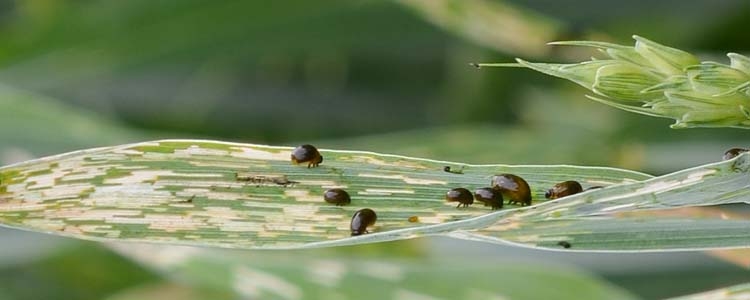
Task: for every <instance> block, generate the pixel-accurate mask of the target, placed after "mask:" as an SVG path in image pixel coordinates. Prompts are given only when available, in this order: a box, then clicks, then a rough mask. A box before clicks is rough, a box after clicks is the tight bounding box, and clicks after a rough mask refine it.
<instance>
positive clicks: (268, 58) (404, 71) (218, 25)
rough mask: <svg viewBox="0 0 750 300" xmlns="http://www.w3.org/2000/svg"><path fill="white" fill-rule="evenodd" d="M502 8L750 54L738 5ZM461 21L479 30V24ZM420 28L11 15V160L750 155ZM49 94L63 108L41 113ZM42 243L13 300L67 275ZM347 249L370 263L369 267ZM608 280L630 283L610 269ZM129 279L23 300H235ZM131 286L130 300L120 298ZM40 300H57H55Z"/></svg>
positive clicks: (716, 279)
mask: <svg viewBox="0 0 750 300" xmlns="http://www.w3.org/2000/svg"><path fill="white" fill-rule="evenodd" d="M490 2H492V3H499V4H500V5H503V4H508V3H511V5H514V6H515V7H517V8H518V9H521V10H524V11H528V12H530V13H531V14H534V11H536V12H538V13H541V15H543V16H546V17H542V18H545V19H547V20H550V22H552V23H554V24H559V26H561V27H563V28H557V27H555V29H556V30H558V31H556V32H560V33H561V34H562V35H563V36H561V37H559V38H557V37H556V38H555V39H558V40H563V39H573V38H575V39H580V38H589V39H596V40H606V41H611V42H620V43H628V42H629V40H628V39H629V37H630V35H632V34H634V33H637V34H640V35H643V36H648V37H650V38H652V39H654V40H658V41H662V42H664V43H665V44H669V45H674V46H677V47H679V48H683V49H686V50H690V51H691V52H695V53H698V55H699V57H701V58H714V59H723V58H722V55H723V54H722V53H724V52H726V51H729V50H732V51H737V52H739V53H744V54H747V53H748V51H750V45H748V43H750V42H749V40H748V39H747V32H746V31H747V30H746V28H747V27H748V26H749V25H750V24H748V23H749V22H750V18H747V14H748V12H749V11H750V4H748V3H747V2H746V1H742V0H726V1H718V2H717V1H699V0H687V1H680V0H665V1H646V0H638V1H627V2H623V1H595V0H585V1H579V2H576V4H575V5H571V4H570V3H566V2H560V1H555V0H531V1H507V2H504V1H489V0H488V1H487V3H490ZM455 3H459V4H460V3H463V2H459V1H455ZM467 3H468V1H467ZM492 5H494V4H492ZM464 11H468V12H469V13H467V14H466V16H467V17H468V18H469V19H472V16H473V14H472V13H471V10H464ZM534 15H536V14H534ZM421 18H422V16H421V15H420V14H419V13H415V10H414V9H413V8H411V7H404V6H402V4H400V2H396V1H394V2H381V1H368V0H364V1H363V0H359V1H343V0H331V1H324V2H305V1H284V2H272V3H267V2H260V1H244V2H237V1H229V0H218V1H201V0H169V1H157V2H154V1H147V0H133V1H98V0H93V1H56V0H39V1H36V0H35V1H20V0H15V1H14V0H11V1H0V39H2V41H3V43H2V46H0V82H2V83H3V84H4V86H2V87H1V88H0V89H1V90H2V91H1V92H0V161H2V164H6V163H10V162H14V161H21V160H26V159H29V158H32V157H37V156H41V155H49V154H54V153H60V152H64V151H69V150H74V149H80V148H88V147H94V146H104V145H112V144H121V143H127V142H133V141H137V140H146V139H157V138H178V137H212V138H220V139H225V140H238V141H251V142H255V143H273V144H288V145H294V144H298V143H299V142H301V141H311V140H312V141H314V142H316V143H319V144H322V145H324V146H325V148H339V149H352V150H372V151H380V152H386V153H397V154H405V155H412V156H418V157H429V158H433V159H439V160H453V161H466V162H474V163H533V164H557V163H570V164H585V165H608V166H617V167H623V168H628V169H635V170H641V171H645V172H650V173H654V174H663V173H665V172H667V171H674V170H678V169H683V168H685V167H688V166H695V165H699V164H703V163H707V162H711V161H716V160H718V159H719V158H720V157H721V154H722V153H723V151H724V150H725V149H726V148H729V147H732V146H748V145H747V133H746V132H745V131H743V130H732V129H730V130H718V131H717V130H710V129H695V130H690V131H689V132H688V131H674V130H669V129H668V128H667V126H666V125H668V124H669V121H667V120H657V119H654V118H650V117H644V116H637V115H632V114H626V113H622V112H619V111H617V110H615V109H611V108H607V107H603V106H601V105H597V104H595V103H590V101H588V100H586V99H584V98H583V96H582V93H581V91H580V88H579V87H577V86H574V85H573V84H571V83H566V82H559V81H556V80H551V79H548V78H546V77H544V76H542V75H539V74H535V73H533V72H531V71H520V70H513V71H507V70H505V71H500V70H492V71H487V70H485V71H483V72H477V70H475V69H473V68H471V67H469V66H467V63H469V62H477V61H504V60H509V59H510V57H522V56H526V55H525V53H519V52H508V53H501V52H498V51H505V50H502V49H503V48H487V47H486V46H482V44H481V43H477V42H476V40H475V39H474V38H472V37H467V36H464V35H463V33H462V31H461V30H458V29H457V28H448V27H443V28H438V27H435V26H433V25H431V23H430V21H427V20H424V19H421ZM486 18H487V19H488V20H491V18H492V17H491V16H489V17H486ZM475 26H483V25H475ZM498 30H501V29H498ZM551 36H554V35H551ZM512 37H516V36H512ZM480 38H481V37H480ZM527 38H529V39H530V40H531V39H532V38H533V37H527ZM475 43H476V44H475ZM534 44H535V45H536V46H538V47H540V48H544V49H549V50H550V51H552V52H550V53H549V55H550V57H549V58H540V59H543V60H550V61H552V60H571V61H574V60H576V59H578V60H580V59H586V58H588V56H589V55H590V52H580V51H579V52H566V51H567V50H562V49H558V48H556V47H545V46H544V45H541V44H537V43H536V42H535V43H534ZM493 49H494V50H493ZM497 49H500V50H497ZM717 57H718V58H717ZM32 95H33V96H32ZM39 95H46V96H49V97H51V98H55V99H59V101H58V100H51V99H49V98H45V99H44V100H35V99H38V96H39ZM32 98H34V99H32ZM20 99H23V101H20ZM61 102H62V103H61ZM67 104H72V106H68V105H67ZM0 234H2V237H3V239H4V241H9V242H10V243H15V240H10V239H9V238H8V235H7V234H5V233H2V232H0ZM27 236H29V237H30V238H29V239H30V240H32V241H36V242H35V244H32V245H31V246H28V247H29V249H32V248H33V249H37V248H42V247H44V248H46V250H45V251H44V252H36V251H27V252H29V254H28V256H29V257H36V259H43V261H44V263H43V264H41V263H34V262H33V261H34V259H32V258H26V259H24V260H23V261H17V263H18V265H16V266H17V267H14V268H11V269H8V270H9V273H3V274H6V275H3V276H5V277H6V278H9V279H8V281H7V282H6V283H7V284H8V286H9V287H6V286H5V284H2V285H0V288H1V289H2V292H1V293H0V297H2V296H4V297H2V298H8V299H14V298H16V299H18V298H22V299H35V297H32V296H31V295H29V292H28V291H25V290H24V291H19V290H18V288H17V287H13V286H14V285H15V283H14V282H13V281H12V280H11V279H12V278H14V276H17V275H16V274H17V273H19V272H26V274H28V273H30V272H36V273H37V274H40V272H41V271H40V270H49V269H50V268H52V267H47V266H45V265H46V264H51V265H55V264H56V262H55V260H57V259H60V260H65V259H63V258H57V259H53V260H49V259H44V257H45V256H46V255H48V254H49V253H55V252H56V251H65V250H64V249H62V248H58V247H57V246H50V245H42V242H39V240H41V238H40V237H39V235H35V234H29V235H27ZM429 241H432V239H420V240H418V243H420V244H422V246H420V248H419V249H421V250H418V251H416V253H418V254H415V255H418V256H423V255H436V254H435V253H443V255H444V256H443V257H442V259H445V260H449V259H451V258H453V257H463V256H470V257H471V258H477V257H482V256H481V255H490V256H492V257H497V256H503V257H511V258H519V259H520V258H526V259H527V260H533V261H547V262H549V261H566V260H567V261H573V263H575V264H577V265H579V266H584V267H586V268H590V269H594V270H598V272H599V273H602V274H600V275H604V276H605V277H606V278H607V279H608V280H610V281H613V282H616V283H617V284H619V285H622V286H624V287H626V288H627V289H628V290H630V291H632V292H633V293H635V294H637V295H639V296H641V297H644V298H647V299H653V298H658V297H667V296H677V295H684V294H686V293H688V292H697V291H701V290H707V289H710V288H718V287H720V286H726V285H727V284H728V283H740V282H744V281H746V277H747V276H746V271H743V270H738V269H734V268H732V267H730V266H727V265H725V264H723V263H720V262H717V261H713V260H711V259H707V258H705V257H704V256H702V255H700V254H692V253H682V254H680V253H675V254H665V255H653V256H649V255H638V256H627V255H619V256H606V257H601V256H598V255H575V254H560V253H553V254H550V253H544V254H541V253H538V252H534V251H529V250H528V249H521V250H518V249H515V248H503V247H493V248H490V249H485V251H486V252H478V253H477V252H474V251H478V250H477V249H483V248H481V246H479V245H476V244H470V243H457V242H455V241H450V242H449V243H444V244H439V245H437V246H436V245H435V244H431V243H429ZM73 244H78V243H73ZM86 245H88V246H87V247H97V246H95V245H94V244H91V243H86ZM394 245H395V246H394V247H395V248H396V249H398V250H394V249H392V248H379V247H380V246H374V248H367V252H368V253H376V254H374V255H378V257H383V258H384V259H388V258H392V257H394V256H398V254H397V253H399V252H400V251H402V250H400V249H402V248H411V247H406V246H405V244H403V243H394ZM10 249H11V247H6V248H5V250H4V251H2V254H3V255H4V256H1V257H4V258H5V259H4V260H6V261H7V260H8V257H15V256H7V254H8V253H9V252H10ZM58 249H59V250H58ZM451 249H452V250H451ZM340 250H341V251H346V252H347V253H350V254H351V253H354V254H352V255H354V257H355V258H356V257H359V256H358V254H359V253H360V252H362V251H364V250H363V249H362V248H349V247H346V248H342V249H340ZM77 251H81V253H84V254H86V253H91V252H87V251H89V250H77ZM96 251H102V250H101V249H99V250H94V252H96ZM337 251H338V250H337ZM410 251H414V250H413V248H412V250H410ZM441 251H442V252H441ZM45 253H46V254H45ZM66 253H67V255H74V256H75V255H77V254H76V253H75V252H73V253H71V252H66ZM446 253H447V254H446ZM303 255H304V254H303ZM334 255H340V254H334ZM512 255H515V256H512ZM94 257H105V258H104V259H101V260H100V259H92V260H84V261H80V260H79V261H78V262H77V264H78V265H80V267H81V268H82V269H86V268H90V267H91V266H95V267H96V268H99V269H105V270H106V269H107V268H108V264H109V263H110V262H112V263H113V264H115V265H120V266H123V264H127V262H125V261H123V260H122V259H120V258H118V257H112V256H111V255H109V256H108V255H103V256H96V255H93V256H92V258H94ZM597 257H599V260H596V259H597ZM671 259H674V260H675V261H674V262H673V263H672V264H671V265H670V264H665V262H668V261H670V260H671ZM10 260H13V258H10ZM438 263H439V262H438ZM86 264H90V265H89V266H86ZM607 264H612V265H616V266H613V267H611V268H612V269H611V270H605V271H602V269H601V268H602V267H601V266H603V265H607ZM78 265H77V266H76V267H78ZM66 270H68V272H67V273H63V272H57V273H55V274H57V275H58V276H70V275H71V274H73V275H75V269H74V268H73V267H68V268H67V269H66ZM119 270H122V271H121V272H122V273H130V272H134V273H135V274H143V277H141V279H137V278H135V277H133V278H131V279H128V280H126V281H123V283H122V284H112V283H111V282H110V283H109V284H102V285H97V284H92V285H95V286H97V289H96V291H95V290H94V289H92V290H90V291H73V290H66V289H64V288H60V287H59V285H57V284H58V283H56V282H55V281H58V282H67V281H65V280H72V279H68V278H66V279H59V278H58V279H50V280H41V279H38V278H37V277H23V276H21V277H20V278H24V279H23V280H21V279H19V281H28V282H32V283H34V284H29V283H28V282H23V283H19V285H22V286H26V287H30V288H31V289H33V290H40V289H44V288H45V284H50V285H51V287H50V290H54V291H58V293H57V294H54V296H57V297H52V298H66V297H67V296H66V295H77V296H79V297H78V299H86V298H85V296H86V295H88V296H86V297H93V298H104V297H106V296H105V295H106V294H107V292H103V291H102V290H99V288H102V289H110V292H112V293H117V295H113V296H112V297H113V298H117V297H123V298H125V299H127V298H128V297H130V299H133V298H137V299H145V298H147V296H145V295H146V294H148V293H152V294H151V295H156V296H152V298H159V299H168V298H175V297H178V298H182V297H185V298H189V297H191V296H192V297H196V298H197V299H201V298H203V299H206V298H213V297H212V296H215V297H216V298H231V297H232V296H227V294H226V292H225V291H210V290H209V291H203V290H194V289H195V287H193V286H190V287H189V289H187V290H186V289H181V287H183V285H185V284H184V283H178V284H177V286H178V288H175V286H174V284H173V283H162V282H160V281H159V279H155V277H154V275H153V274H151V273H145V274H144V273H143V272H144V271H143V270H142V269H141V267H139V266H138V265H136V264H132V263H131V264H129V265H128V266H127V267H126V268H122V269H119ZM613 270H614V271H613ZM623 270H625V271H623ZM45 272H46V271H45ZM119 275H121V274H114V273H110V272H106V273H102V275H100V276H107V277H112V278H114V277H115V276H119ZM50 276H51V275H50ZM123 276H125V275H123ZM139 276H140V275H139ZM136 277H137V276H136ZM83 278H88V279H90V280H92V281H94V280H98V279H94V278H89V277H83ZM143 278H145V279H143ZM103 280H105V281H108V280H110V279H103ZM43 283H44V284H43ZM126 285H130V286H131V287H134V288H133V289H128V290H123V288H126ZM188 285H189V284H188ZM79 287H80V288H86V287H81V286H80V285H78V286H77V287H76V288H79ZM158 291H171V292H168V293H167V294H158ZM39 293H40V295H41V296H42V297H45V298H44V299H49V296H50V295H51V294H48V293H46V292H44V291H39ZM188 294H189V295H188ZM133 295H136V296H133ZM175 295H176V296H175ZM195 295H198V296H195ZM224 296H227V297H224ZM139 297H143V298H139ZM67 298H76V297H67ZM37 299H41V298H37ZM117 299H121V298H117Z"/></svg>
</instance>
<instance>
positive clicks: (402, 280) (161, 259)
mask: <svg viewBox="0 0 750 300" xmlns="http://www.w3.org/2000/svg"><path fill="white" fill-rule="evenodd" d="M114 248H115V249H117V251H118V252H120V253H122V254H124V255H125V256H128V257H131V258H133V259H135V260H137V261H140V262H142V263H143V264H144V265H146V266H149V267H151V268H154V269H156V270H157V271H159V272H160V273H162V274H167V275H169V276H172V277H173V278H175V279H179V280H180V281H181V282H187V283H189V284H190V285H191V286H195V287H204V288H209V289H212V290H229V291H235V293H236V294H237V296H239V297H240V298H242V299H245V298H250V299H331V298H338V299H358V300H367V299H634V297H633V296H632V295H630V294H628V293H627V292H625V291H623V290H622V289H620V288H617V287H615V286H612V285H610V284H607V283H606V282H603V281H601V280H598V279H596V278H594V277H593V276H589V275H586V274H584V273H581V272H579V271H577V270H575V269H572V268H571V267H561V266H555V265H549V264H541V263H531V262H518V261H509V260H508V259H503V258H502V257H498V256H488V257H477V258H475V257H471V258H468V257H455V258H453V259H447V258H446V259H436V258H434V257H426V258H398V257H393V255H389V256H387V257H377V258H373V257H367V256H363V255H362V250H365V249H362V247H345V248H342V249H341V250H343V251H340V252H338V255H335V256H333V255H324V256H320V255H316V254H318V253H319V252H316V251H314V250H304V252H291V253H290V252H282V253H278V252H272V251H227V250H218V249H201V248H193V247H171V246H154V245H138V244H128V245H124V244H119V245H115V247H114Z"/></svg>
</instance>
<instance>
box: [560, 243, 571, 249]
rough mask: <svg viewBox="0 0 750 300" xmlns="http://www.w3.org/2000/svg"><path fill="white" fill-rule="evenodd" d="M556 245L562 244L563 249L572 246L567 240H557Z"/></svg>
mask: <svg viewBox="0 0 750 300" xmlns="http://www.w3.org/2000/svg"><path fill="white" fill-rule="evenodd" d="M557 245H559V246H562V247H563V248H565V249H568V248H570V247H572V246H573V245H571V244H570V243H568V242H567V241H559V242H557Z"/></svg>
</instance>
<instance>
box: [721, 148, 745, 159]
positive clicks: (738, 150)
mask: <svg viewBox="0 0 750 300" xmlns="http://www.w3.org/2000/svg"><path fill="white" fill-rule="evenodd" d="M747 151H748V149H744V148H732V149H729V150H727V151H726V152H724V156H723V157H722V159H723V160H730V159H732V158H735V157H737V156H739V155H740V154H742V153H745V152H747Z"/></svg>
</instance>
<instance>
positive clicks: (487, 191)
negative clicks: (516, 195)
mask: <svg viewBox="0 0 750 300" xmlns="http://www.w3.org/2000/svg"><path fill="white" fill-rule="evenodd" d="M474 199H476V200H477V201H479V202H482V203H484V206H490V207H492V210H496V209H501V208H503V194H502V193H501V192H500V191H498V190H496V189H493V188H489V187H486V188H480V189H477V190H476V191H474Z"/></svg>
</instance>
